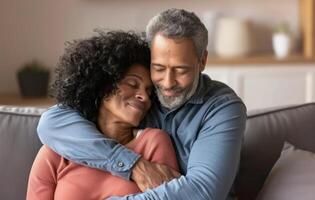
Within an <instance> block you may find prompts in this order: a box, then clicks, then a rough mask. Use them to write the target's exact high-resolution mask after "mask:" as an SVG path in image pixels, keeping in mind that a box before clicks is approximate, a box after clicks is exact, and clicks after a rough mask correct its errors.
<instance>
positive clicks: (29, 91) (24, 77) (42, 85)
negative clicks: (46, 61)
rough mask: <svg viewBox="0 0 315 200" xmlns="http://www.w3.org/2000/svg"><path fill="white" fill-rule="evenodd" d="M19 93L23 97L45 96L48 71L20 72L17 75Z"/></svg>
mask: <svg viewBox="0 0 315 200" xmlns="http://www.w3.org/2000/svg"><path fill="white" fill-rule="evenodd" d="M17 78H18V83H19V88H20V93H21V95H22V96H23V97H45V96H47V89H48V81H49V73H32V72H27V73H21V74H18V75H17Z"/></svg>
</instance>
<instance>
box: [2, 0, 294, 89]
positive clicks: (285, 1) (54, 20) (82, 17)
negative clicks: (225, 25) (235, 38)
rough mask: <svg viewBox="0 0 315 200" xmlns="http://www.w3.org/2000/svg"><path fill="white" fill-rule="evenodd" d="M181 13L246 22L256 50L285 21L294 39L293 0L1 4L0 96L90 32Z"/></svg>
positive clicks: (6, 0) (18, 0)
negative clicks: (21, 75)
mask: <svg viewBox="0 0 315 200" xmlns="http://www.w3.org/2000/svg"><path fill="white" fill-rule="evenodd" d="M172 7H177V8H185V9H188V10H191V11H194V12H195V13H196V14H198V15H199V16H200V18H204V16H205V15H207V13H208V14H209V13H210V14H214V15H216V16H232V17H241V18H246V19H249V20H250V21H251V23H252V24H253V27H254V29H253V31H254V33H255V37H256V39H255V40H256V42H257V44H256V50H257V51H268V50H270V49H271V43H270V30H271V27H272V26H274V24H275V23H278V22H281V21H283V20H286V21H288V22H289V23H290V26H291V27H292V29H293V31H294V32H295V34H296V37H299V19H298V1H297V0H190V1H189V0H186V1H185V0H182V1H178V0H159V1H153V0H115V1H114V0H53V1H52V0H0V27H1V28H0V30H1V31H0V47H1V48H0V93H14V94H17V93H18V86H17V81H16V74H15V73H16V70H17V69H18V68H19V67H20V66H21V65H22V64H23V63H25V62H28V61H30V60H32V59H38V60H39V61H41V62H43V63H44V64H46V65H47V66H49V67H50V68H51V69H52V70H53V68H54V67H55V66H56V63H57V62H58V58H59V56H60V55H61V54H62V53H63V49H64V43H65V41H71V40H73V39H76V38H82V37H88V36H90V35H91V34H93V29H94V28H97V27H99V28H109V29H123V30H130V29H133V30H137V31H144V29H145V25H146V23H147V22H148V20H149V19H150V18H151V17H153V16H154V15H155V14H156V13H158V12H160V11H162V10H165V9H167V8H172Z"/></svg>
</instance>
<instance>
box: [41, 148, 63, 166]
mask: <svg viewBox="0 0 315 200" xmlns="http://www.w3.org/2000/svg"><path fill="white" fill-rule="evenodd" d="M62 159H63V158H62V157H61V156H60V155H59V154H57V153H56V152H54V151H53V150H52V149H51V148H50V147H48V146H46V145H43V146H42V147H41V148H40V149H39V151H38V153H37V156H36V160H42V161H43V162H45V163H46V164H54V165H58V164H59V163H60V161H61V160H62Z"/></svg>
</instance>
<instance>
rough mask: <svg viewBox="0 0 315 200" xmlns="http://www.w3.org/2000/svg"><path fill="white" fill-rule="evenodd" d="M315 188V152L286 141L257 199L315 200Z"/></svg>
mask: <svg viewBox="0 0 315 200" xmlns="http://www.w3.org/2000/svg"><path fill="white" fill-rule="evenodd" d="M314 189H315V153H312V152H309V151H304V150H301V149H297V148H296V147H294V146H293V145H291V144H290V143H287V142H286V143H285V146H284V149H283V151H282V153H281V156H280V158H279V159H278V161H277V162H276V164H275V165H274V167H273V168H272V170H271V172H270V173H269V175H268V178H267V180H266V182H265V184H264V186H263V189H262V190H261V191H260V193H259V196H258V198H257V200H296V199H303V200H313V199H314V197H315V190H314ZM302 197H303V198H302Z"/></svg>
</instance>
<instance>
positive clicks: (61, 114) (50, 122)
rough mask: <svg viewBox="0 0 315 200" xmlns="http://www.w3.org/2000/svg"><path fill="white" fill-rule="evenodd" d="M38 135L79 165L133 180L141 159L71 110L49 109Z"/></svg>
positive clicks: (38, 128) (44, 142)
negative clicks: (131, 176)
mask: <svg viewBox="0 0 315 200" xmlns="http://www.w3.org/2000/svg"><path fill="white" fill-rule="evenodd" d="M37 132H38V136H39V138H40V140H41V142H42V143H43V144H46V145H47V146H49V147H50V148H51V149H53V150H54V151H55V152H57V153H58V154H60V155H61V156H63V157H64V158H67V159H69V160H72V161H74V162H76V163H79V164H83V165H87V166H89V167H93V168H98V169H101V170H104V171H109V172H111V173H112V174H113V175H117V176H120V177H122V178H124V179H129V178H130V175H131V168H132V167H133V165H134V164H135V162H136V161H137V160H138V158H139V157H140V156H139V155H138V154H136V153H134V152H133V151H131V150H129V149H128V148H126V147H125V146H123V145H121V144H119V143H117V142H116V141H115V140H112V139H109V138H106V137H105V136H104V135H103V134H101V133H100V132H99V131H98V130H97V128H96V127H95V124H94V123H92V122H90V121H88V120H86V119H85V118H83V117H82V116H80V114H79V113H78V112H76V111H75V110H73V109H71V108H59V107H58V106H53V107H51V108H49V109H48V110H47V111H46V112H45V113H43V115H42V116H41V118H40V121H39V124H38V127H37Z"/></svg>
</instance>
